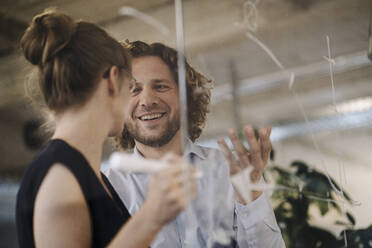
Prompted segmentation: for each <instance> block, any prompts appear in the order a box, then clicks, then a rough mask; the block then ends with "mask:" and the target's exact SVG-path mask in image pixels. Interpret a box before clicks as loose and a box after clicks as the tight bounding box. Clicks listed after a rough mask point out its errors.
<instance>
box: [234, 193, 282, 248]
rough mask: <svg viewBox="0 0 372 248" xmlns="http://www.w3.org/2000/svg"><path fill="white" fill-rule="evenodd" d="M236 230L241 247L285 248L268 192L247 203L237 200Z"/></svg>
mask: <svg viewBox="0 0 372 248" xmlns="http://www.w3.org/2000/svg"><path fill="white" fill-rule="evenodd" d="M234 230H235V232H236V239H237V243H238V247H239V248H259V247H265V248H285V244H284V241H283V238H282V234H281V232H280V229H279V227H278V224H277V222H276V219H275V215H274V211H273V208H272V206H271V203H270V200H269V197H268V195H267V193H266V192H264V193H262V194H261V196H260V197H258V198H257V199H256V200H255V201H253V202H251V203H249V204H247V205H242V204H240V203H238V202H235V216H234Z"/></svg>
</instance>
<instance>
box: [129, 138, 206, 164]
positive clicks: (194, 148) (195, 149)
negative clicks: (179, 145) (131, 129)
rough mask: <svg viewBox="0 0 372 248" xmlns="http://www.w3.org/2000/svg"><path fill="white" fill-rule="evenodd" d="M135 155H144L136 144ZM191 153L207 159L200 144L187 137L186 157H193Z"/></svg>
mask: <svg viewBox="0 0 372 248" xmlns="http://www.w3.org/2000/svg"><path fill="white" fill-rule="evenodd" d="M133 154H134V156H137V157H143V156H142V154H141V153H140V152H139V151H138V149H137V147H136V146H135V147H134V149H133ZM191 154H195V155H196V156H198V157H199V158H201V159H206V156H205V154H204V153H203V150H202V149H201V147H200V146H198V145H195V144H194V143H193V142H192V141H191V140H190V139H189V138H186V141H185V147H184V157H186V156H188V157H191Z"/></svg>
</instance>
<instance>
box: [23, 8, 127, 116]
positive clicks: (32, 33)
mask: <svg viewBox="0 0 372 248" xmlns="http://www.w3.org/2000/svg"><path fill="white" fill-rule="evenodd" d="M21 48H22V51H23V53H24V56H25V58H26V59H27V60H28V61H29V62H31V63H32V64H33V65H35V66H37V67H38V74H39V75H38V81H39V87H40V93H41V96H42V98H43V100H44V103H45V105H46V106H47V108H48V109H49V110H53V111H55V112H58V111H61V110H64V109H66V108H67V107H70V106H75V105H82V104H84V103H86V101H87V100H88V99H89V98H90V96H91V95H92V93H93V92H94V90H95V89H96V88H97V85H98V82H99V78H100V76H102V74H103V73H104V70H106V69H107V68H108V67H109V66H112V65H116V66H118V67H119V68H124V69H125V70H128V71H130V70H131V61H130V55H129V54H128V53H127V51H126V49H125V48H123V46H122V45H121V44H120V43H118V42H117V41H116V40H115V39H113V38H112V37H111V36H109V35H108V34H107V33H106V32H105V31H104V30H103V29H102V28H100V27H98V26H97V25H96V24H93V23H89V22H84V21H74V20H73V19H72V18H71V17H70V16H68V15H66V14H63V13H61V12H58V11H55V10H46V11H44V12H43V13H41V14H39V15H36V16H35V17H34V18H33V19H32V21H31V24H30V26H29V27H28V28H27V29H26V31H25V32H24V34H23V36H22V38H21Z"/></svg>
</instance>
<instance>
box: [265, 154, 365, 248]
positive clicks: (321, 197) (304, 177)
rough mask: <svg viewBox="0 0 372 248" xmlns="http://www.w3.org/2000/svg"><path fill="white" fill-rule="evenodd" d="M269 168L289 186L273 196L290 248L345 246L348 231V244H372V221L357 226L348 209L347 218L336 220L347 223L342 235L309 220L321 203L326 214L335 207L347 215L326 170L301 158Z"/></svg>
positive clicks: (344, 197) (351, 246) (279, 181)
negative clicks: (322, 170)
mask: <svg viewBox="0 0 372 248" xmlns="http://www.w3.org/2000/svg"><path fill="white" fill-rule="evenodd" d="M269 171H270V172H271V173H272V175H273V177H274V181H275V183H276V184H278V185H281V186H285V187H286V189H287V190H276V191H275V192H274V193H273V195H272V200H273V203H274V212H275V215H276V218H277V221H278V223H279V225H280V227H281V230H282V235H283V239H284V241H285V243H286V245H287V247H288V248H307V247H309V248H314V247H318V248H338V247H345V241H344V232H345V234H346V239H347V247H348V248H354V247H356V248H360V247H372V225H371V226H369V227H368V228H366V229H359V230H355V229H354V226H355V220H354V217H353V215H352V214H351V213H349V212H346V218H345V219H346V220H344V221H336V224H338V225H343V226H344V227H345V230H344V231H342V232H341V233H340V235H339V236H338V237H336V236H335V235H334V234H333V233H331V232H330V231H329V230H327V229H325V228H320V227H315V226H312V225H311V224H310V223H309V220H310V218H311V216H310V213H309V209H310V206H315V207H317V208H318V209H319V211H320V213H321V215H322V216H324V215H326V214H327V213H328V212H329V211H331V210H335V211H336V212H337V213H338V214H339V216H340V217H342V216H343V211H342V208H341V206H340V204H339V203H338V201H336V191H335V189H334V188H333V187H332V186H331V185H330V183H329V180H328V178H327V176H326V175H325V174H323V173H322V172H319V171H317V170H315V169H312V168H310V167H309V166H308V165H307V164H306V163H304V162H301V161H294V162H293V163H291V165H290V168H289V169H283V168H282V167H279V166H273V167H271V168H270V169H269ZM330 180H331V181H332V183H333V185H334V187H335V188H336V189H337V191H339V190H340V187H339V186H338V184H337V183H336V182H335V181H334V180H333V179H332V178H330ZM341 198H342V199H340V197H337V199H338V200H342V201H345V202H348V203H352V200H351V198H350V197H349V195H348V194H347V193H345V192H344V194H343V195H342V196H341ZM325 199H329V200H328V201H326V200H325Z"/></svg>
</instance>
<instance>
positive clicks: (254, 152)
mask: <svg viewBox="0 0 372 248" xmlns="http://www.w3.org/2000/svg"><path fill="white" fill-rule="evenodd" d="M243 130H244V135H245V137H246V139H247V141H248V144H249V153H250V154H249V156H250V159H251V164H252V165H253V166H254V167H255V168H256V169H258V170H262V167H263V163H262V156H261V147H260V145H259V143H258V141H257V139H256V136H255V134H254V130H253V128H252V127H251V126H245V127H244V129H243Z"/></svg>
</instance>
